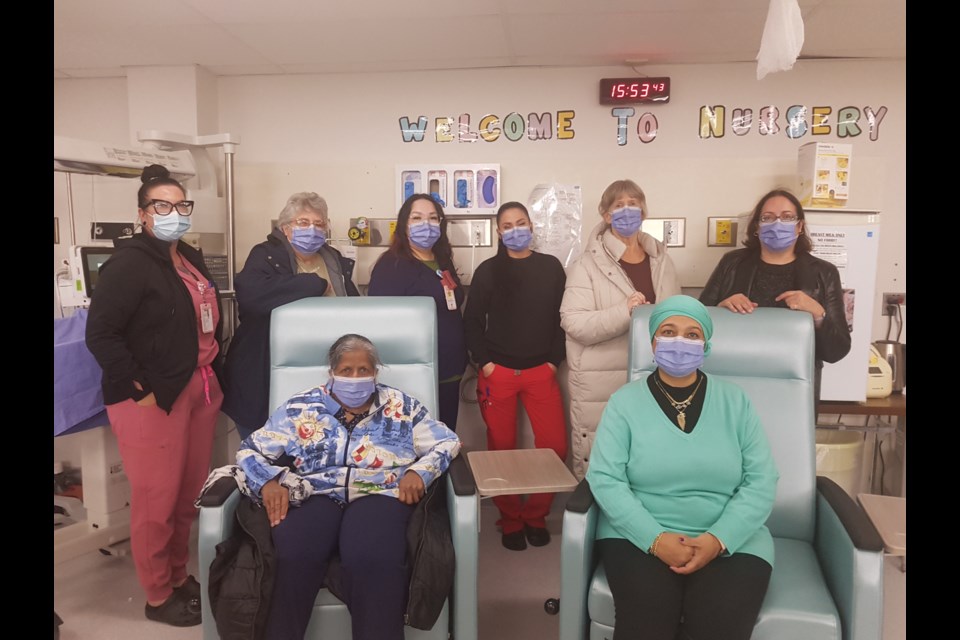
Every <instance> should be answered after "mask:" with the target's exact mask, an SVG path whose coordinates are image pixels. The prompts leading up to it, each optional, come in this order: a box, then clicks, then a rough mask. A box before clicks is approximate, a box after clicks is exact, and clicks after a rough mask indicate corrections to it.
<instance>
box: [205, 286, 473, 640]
mask: <svg viewBox="0 0 960 640" xmlns="http://www.w3.org/2000/svg"><path fill="white" fill-rule="evenodd" d="M436 318H437V316H436V306H435V303H434V301H433V299H432V298H421V297H376V298H334V299H330V298H323V299H319V298H308V299H304V300H300V301H297V302H293V303H291V304H288V305H284V306H282V307H279V308H277V309H275V310H274V311H273V315H272V316H271V320H270V406H271V407H277V406H279V405H280V404H282V403H283V402H284V401H286V400H287V399H288V398H289V397H290V396H292V395H293V394H294V393H296V392H298V391H302V390H304V389H307V388H310V387H312V386H316V385H318V384H322V383H324V382H325V381H326V380H327V379H328V377H329V365H328V361H327V352H328V350H329V348H330V346H331V345H332V344H333V343H334V341H336V339H337V338H339V337H340V336H342V335H344V334H346V333H358V334H360V335H363V336H366V337H367V338H369V339H370V340H372V341H373V343H374V344H375V345H377V349H378V351H379V352H380V358H381V360H383V362H384V364H385V365H386V366H385V367H384V368H383V369H382V370H381V372H380V374H379V380H380V381H381V382H383V383H385V384H388V385H391V386H395V387H397V388H399V389H402V390H403V391H405V392H406V393H409V394H410V395H412V396H413V397H415V398H417V399H419V400H420V401H421V402H423V404H424V405H426V407H427V409H428V410H429V411H430V412H431V413H432V414H433V415H434V416H436V413H437V406H438V405H437V393H438V390H437V320H436ZM442 480H443V481H445V482H447V483H448V485H447V491H446V495H447V506H448V510H449V513H450V528H451V535H452V538H453V545H454V550H455V553H456V571H455V578H454V588H453V593H452V594H451V597H450V598H448V599H447V604H446V606H445V607H444V610H443V612H442V613H441V614H440V618H439V619H438V620H437V623H436V624H435V625H434V627H433V629H431V630H429V631H422V630H418V629H414V628H412V627H405V632H406V633H405V635H406V638H407V640H447V638H453V639H454V640H476V638H477V544H478V536H477V531H478V530H479V529H478V522H477V515H478V513H479V512H478V504H477V501H478V499H479V498H478V496H477V493H476V485H475V483H474V480H473V476H472V474H471V473H470V471H469V468H468V467H467V465H466V464H465V461H464V458H463V456H458V457H457V458H455V459H454V461H453V464H452V465H451V466H450V469H449V471H448V472H447V474H446V475H445V478H443V479H442ZM231 483H233V481H232V480H230V479H227V480H226V484H225V485H222V486H223V487H224V489H225V490H221V491H219V492H209V493H208V494H207V495H206V496H204V498H203V501H202V502H201V510H200V542H199V554H198V555H199V563H200V584H201V586H202V589H203V593H204V598H203V637H204V640H215V639H216V638H218V635H217V628H216V623H215V621H214V619H213V615H212V613H211V611H210V604H209V602H208V598H207V597H206V593H207V583H208V582H207V581H208V577H209V568H210V563H211V562H212V561H213V559H214V557H216V545H217V544H219V543H220V542H221V541H222V540H225V539H226V538H227V537H229V536H230V534H231V533H232V531H233V526H234V518H233V512H234V510H235V508H236V504H237V501H238V500H239V498H240V493H239V492H238V491H237V490H236V485H235V484H234V485H233V487H230V484H231ZM224 494H226V495H224ZM350 628H351V624H350V612H349V611H348V610H347V607H346V605H345V604H344V603H343V602H341V601H340V600H338V599H337V598H336V597H334V596H333V595H332V594H331V593H330V592H329V591H328V590H326V589H322V590H321V591H320V594H319V596H318V597H317V602H316V605H315V606H314V610H313V615H312V617H311V619H310V626H309V627H308V628H307V634H306V638H308V639H318V640H319V639H322V640H349V639H350V637H351V636H350Z"/></svg>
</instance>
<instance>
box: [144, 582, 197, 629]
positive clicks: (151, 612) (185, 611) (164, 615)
mask: <svg viewBox="0 0 960 640" xmlns="http://www.w3.org/2000/svg"><path fill="white" fill-rule="evenodd" d="M144 613H145V614H146V615H147V618H148V619H149V620H154V621H156V622H162V623H164V624H169V625H172V626H174V627H195V626H196V625H198V624H200V622H201V619H200V601H199V600H198V599H196V598H191V597H190V596H189V595H188V594H187V593H186V591H185V590H179V589H178V590H175V591H174V592H173V594H172V595H171V596H170V597H169V598H167V601H166V602H164V603H163V604H161V605H160V606H158V607H154V606H151V605H150V604H149V603H147V604H145V605H144Z"/></svg>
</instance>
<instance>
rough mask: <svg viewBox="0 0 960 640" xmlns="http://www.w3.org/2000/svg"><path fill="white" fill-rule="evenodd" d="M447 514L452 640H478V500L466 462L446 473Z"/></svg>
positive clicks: (453, 464)
mask: <svg viewBox="0 0 960 640" xmlns="http://www.w3.org/2000/svg"><path fill="white" fill-rule="evenodd" d="M446 477H447V511H448V512H449V514H450V537H451V539H452V540H453V549H454V553H455V554H456V558H457V560H456V564H457V566H456V571H455V573H454V578H453V580H454V584H453V601H452V603H451V605H452V607H451V608H452V615H453V625H452V631H453V640H477V624H478V622H477V606H478V605H477V576H478V575H479V573H478V572H479V559H480V548H479V547H480V521H479V517H480V497H479V495H477V486H476V482H475V481H474V479H473V473H472V472H471V471H470V468H469V467H468V466H467V463H466V459H465V458H464V457H463V456H458V457H456V458H454V459H453V462H451V463H450V468H449V469H447V473H446Z"/></svg>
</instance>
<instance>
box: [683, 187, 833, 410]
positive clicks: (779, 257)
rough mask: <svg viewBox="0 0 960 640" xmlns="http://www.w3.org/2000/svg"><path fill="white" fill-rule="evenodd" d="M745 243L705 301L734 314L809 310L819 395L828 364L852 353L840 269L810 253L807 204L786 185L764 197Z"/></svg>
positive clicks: (724, 262) (716, 275)
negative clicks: (776, 309) (770, 309)
mask: <svg viewBox="0 0 960 640" xmlns="http://www.w3.org/2000/svg"><path fill="white" fill-rule="evenodd" d="M743 245H744V248H743V249H737V250H735V251H731V252H729V253H727V254H726V255H724V256H723V258H721V259H720V263H719V264H718V265H717V267H716V268H715V269H714V270H713V274H712V275H711V276H710V279H709V280H708V281H707V286H706V287H704V289H703V292H702V293H701V294H700V302H702V303H703V304H705V305H708V306H717V307H723V308H724V309H729V310H730V311H732V312H733V313H753V310H754V309H756V308H757V307H780V308H783V309H793V310H794V311H801V312H803V313H809V314H810V316H811V317H812V318H813V326H814V328H815V336H816V353H815V354H814V355H815V359H816V379H815V385H814V386H815V390H816V397H817V399H819V398H820V372H821V370H822V369H823V363H824V362H837V361H838V360H840V359H841V358H843V357H844V356H845V355H847V353H849V351H850V332H849V331H848V329H847V321H846V315H845V309H844V305H843V288H842V286H841V284H840V272H839V271H837V268H836V267H835V266H834V265H833V264H831V263H829V262H827V261H826V260H821V259H820V258H816V257H814V256H812V255H810V251H811V250H812V249H813V244H812V243H811V242H810V237H809V236H808V235H807V233H806V228H805V221H804V213H803V205H801V204H800V201H799V200H798V199H797V197H796V196H795V195H793V194H792V193H790V192H789V191H786V190H784V189H774V190H773V191H771V192H769V193H768V194H766V195H765V196H763V197H762V198H760V201H759V202H758V203H757V205H756V206H755V207H754V209H753V215H752V216H751V218H750V222H749V223H748V224H747V237H746V239H745V240H744V241H743Z"/></svg>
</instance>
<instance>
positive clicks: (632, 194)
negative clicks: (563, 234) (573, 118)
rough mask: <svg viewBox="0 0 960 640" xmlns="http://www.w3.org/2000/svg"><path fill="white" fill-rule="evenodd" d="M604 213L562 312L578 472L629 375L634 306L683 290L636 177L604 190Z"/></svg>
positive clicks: (570, 277)
mask: <svg viewBox="0 0 960 640" xmlns="http://www.w3.org/2000/svg"><path fill="white" fill-rule="evenodd" d="M599 211H600V216H601V218H602V220H601V221H600V222H599V224H597V226H596V227H594V229H593V230H592V231H591V232H590V235H589V236H588V237H587V242H586V248H585V249H584V252H583V255H581V257H580V259H579V261H578V262H577V263H576V264H575V265H573V267H572V268H571V269H570V272H569V275H568V278H567V285H566V291H565V292H564V295H563V304H562V305H561V307H560V317H561V320H562V326H563V330H564V331H565V332H566V336H567V363H568V365H569V366H570V375H569V377H568V389H569V393H570V445H571V448H572V449H573V472H574V474H575V475H576V476H577V477H578V478H582V477H583V474H584V473H586V471H587V465H588V463H589V457H590V446H591V443H592V442H593V434H594V432H595V431H596V429H597V423H598V422H599V421H600V414H601V413H603V408H604V406H606V402H607V398H609V397H610V394H611V393H613V392H614V391H616V390H617V389H619V388H620V386H621V385H622V384H623V382H624V381H625V380H626V379H627V351H628V349H627V338H628V336H627V333H628V330H629V328H630V313H631V312H632V311H633V309H634V308H635V307H636V306H638V305H641V304H653V303H656V302H658V301H659V300H662V299H663V298H667V297H669V296H672V295H675V294H678V293H680V279H679V278H678V276H677V271H676V269H675V268H674V266H673V261H672V260H671V259H670V256H669V255H667V248H666V245H664V244H663V243H662V242H660V241H659V240H657V239H656V238H654V237H653V236H651V235H649V234H647V233H644V232H643V231H642V230H641V226H642V224H643V220H644V219H645V218H646V217H647V216H648V215H649V213H648V211H647V198H646V196H645V195H644V193H643V190H641V189H640V187H639V186H637V184H636V183H635V182H633V181H632V180H617V181H616V182H614V183H613V184H611V185H610V186H609V187H607V188H606V190H605V191H604V192H603V195H602V196H601V197H600V206H599Z"/></svg>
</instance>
